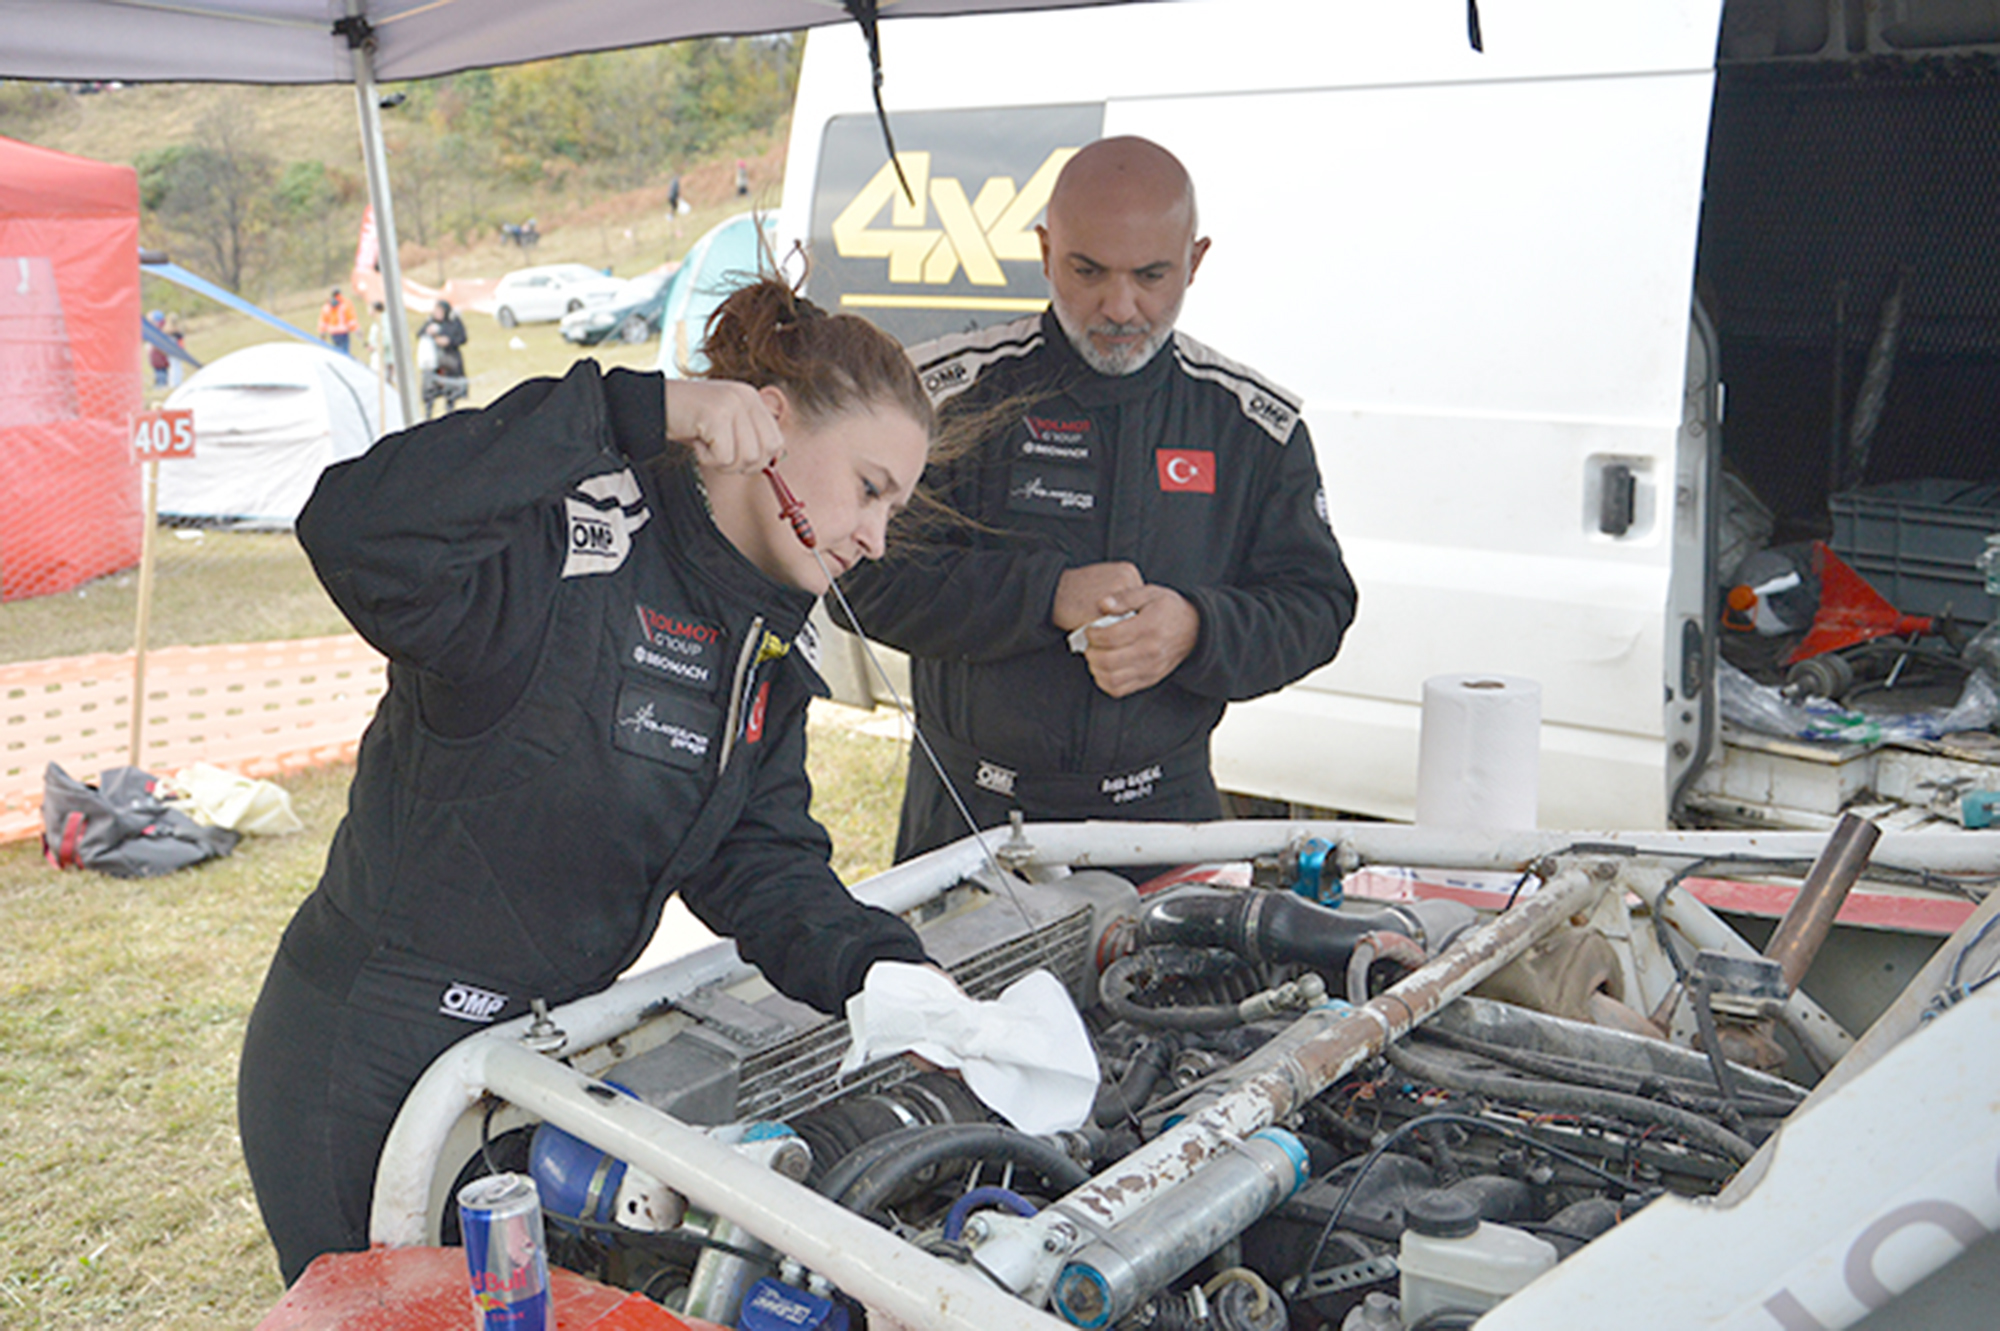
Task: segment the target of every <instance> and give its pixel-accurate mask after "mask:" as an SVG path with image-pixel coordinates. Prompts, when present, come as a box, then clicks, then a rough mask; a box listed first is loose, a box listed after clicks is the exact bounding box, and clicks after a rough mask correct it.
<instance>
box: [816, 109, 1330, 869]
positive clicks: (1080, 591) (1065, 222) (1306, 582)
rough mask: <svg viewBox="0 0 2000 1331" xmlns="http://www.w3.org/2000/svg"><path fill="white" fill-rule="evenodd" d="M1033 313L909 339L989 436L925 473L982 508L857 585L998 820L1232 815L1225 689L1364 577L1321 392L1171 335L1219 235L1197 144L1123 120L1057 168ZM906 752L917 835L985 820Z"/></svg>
mask: <svg viewBox="0 0 2000 1331" xmlns="http://www.w3.org/2000/svg"><path fill="white" fill-rule="evenodd" d="M1038 232H1039V235H1040V237H1041V249H1042V269H1043V272H1044V273H1045V274H1046V276H1047V278H1048V282H1049V294H1050V305H1049V308H1048V309H1047V310H1045V311H1043V312H1042V313H1041V314H1039V315H1033V316H1030V317H1028V318H1025V319H1020V320H1017V321H1015V322H1013V323H1008V324H1001V325H998V326H995V327H991V328H986V329H982V330H979V331H976V332H972V333H966V334H958V335H954V336H951V337H946V338H942V339H940V340H938V341H936V342H932V343H928V344H925V345H924V346H920V347H916V348H913V349H912V350H911V353H910V355H911V359H912V360H913V361H914V362H915V363H916V365H917V371H918V373H919V374H920V375H921V376H922V377H923V380H924V384H925V387H926V388H927V389H928V390H929V391H930V393H931V395H932V397H933V399H934V400H935V401H936V402H938V403H939V404H940V406H941V408H943V409H945V410H947V411H949V412H950V413H952V414H953V416H954V417H955V418H956V419H960V420H964V419H971V420H973V421H975V422H977V423H978V424H980V425H984V426H987V427H989V428H986V429H983V430H981V431H979V433H980V437H981V439H982V441H983V442H982V443H981V445H980V446H979V447H978V449H977V450H976V451H974V452H973V453H971V454H969V455H968V456H966V457H965V458H963V459H962V460H960V461H959V462H957V463H956V464H953V465H950V466H946V467H939V468H934V469H933V470H934V472H935V475H934V476H933V477H932V479H931V480H930V482H929V485H928V488H930V489H932V490H934V491H935V492H937V493H938V494H939V495H940V496H941V497H942V498H943V499H944V501H945V502H946V504H947V505H948V506H949V507H950V508H952V509H953V510H955V511H956V512H957V513H958V514H959V515H961V517H963V518H964V519H968V521H964V522H960V523H957V524H947V525H945V526H944V527H943V529H942V531H941V533H940V536H939V538H938V540H937V541H936V542H935V543H934V544H932V545H930V546H927V547H923V548H910V549H906V550H905V551H904V552H902V553H901V554H899V555H898V556H896V557H894V558H892V559H890V560H889V561H886V562H885V563H883V564H881V565H877V566H873V567H870V568H867V569H864V570H859V571H857V572H856V573H854V574H853V575H852V576H850V577H848V578H846V579H844V580H843V581H842V584H841V586H842V589H843V590H844V591H845V592H846V593H847V595H848V597H849V598H850V600H851V601H852V603H853V606H854V610H855V614H856V616H857V618H858V619H859V621H860V625H859V626H860V628H861V629H862V630H864V631H865V632H867V633H868V634H869V635H870V636H871V637H875V638H878V639H880V640H881V641H883V642H885V643H888V644H890V645H891V646H894V647H898V648H901V649H902V650H904V651H906V652H908V653H910V655H911V657H912V658H913V659H912V663H911V667H912V687H913V689H914V692H915V695H916V698H915V701H916V712H917V722H918V724H919V726H921V727H922V728H923V732H924V734H925V736H926V737H927V738H928V739H929V740H930V743H931V747H932V748H933V749H934V750H935V751H936V752H937V754H938V757H939V759H940V760H941V761H942V763H943V765H944V766H945V768H946V770H947V771H948V772H949V773H950V775H951V779H952V782H953V784H954V785H956V786H957V787H958V789H959V790H960V791H961V792H962V794H963V796H964V798H965V800H966V802H967V804H968V805H969V807H970V809H971V812H972V816H973V818H974V820H975V821H977V822H978V823H979V825H980V826H981V827H992V826H996V825H1003V824H1005V823H1006V821H1007V819H1008V816H1009V815H1010V813H1012V812H1013V811H1015V810H1019V811H1020V812H1021V813H1023V814H1024V815H1025V816H1026V817H1028V818H1029V819H1056V820H1072V819H1086V818H1099V819H1145V820H1172V821H1187V820H1196V819H1208V818H1217V817H1220V816H1221V815H1222V801H1221V796H1220V794H1219V793H1218V791H1217V789H1216V785H1215V779H1214V776H1213V774H1212V773H1211V771H1210V766H1209V735H1210V732H1212V731H1213V730H1214V729H1215V726H1216V724H1217V723H1218V722H1219V721H1220V720H1221V719H1222V713H1223V709H1224V707H1225V706H1226V705H1227V704H1228V703H1229V702H1231V701H1232V700H1237V699H1243V698H1253V697H1256V696H1257V695H1259V694H1262V693H1268V692H1271V691H1272V690H1274V689H1278V688H1281V687H1283V686H1284V685H1286V684H1289V683H1291V682H1292V681H1293V680H1296V679H1298V678H1299V677H1300V676H1302V675H1304V674H1306V673H1307V672H1308V671H1311V670H1313V669H1315V668H1317V667H1319V666H1321V665H1323V664H1325V663H1326V662H1327V661H1329V660H1331V659H1332V658H1333V655H1334V653H1335V652H1336V651H1337V650H1339V647H1340V642H1341V638H1342V637H1343V636H1344V635H1345V633H1346V631H1347V626H1348V624H1349V623H1350V622H1351V621H1352V620H1353V618H1354V612H1355V605H1356V601H1357V596H1356V591H1355V587H1354V581H1353V579H1352V578H1351V577H1350V576H1349V575H1348V571H1347V566H1346V564H1345V563H1344V562H1343V560H1342V559H1341V554H1340V546H1339V543H1338V542H1337V541H1336V540H1335V539H1334V535H1333V531H1332V529H1331V527H1330V526H1329V524H1328V520H1327V502H1326V493H1325V490H1324V488H1323V486H1322V484H1321V481H1320V475H1319V466H1318V463H1317V460H1316V459H1315V457H1314V454H1313V444H1312V440H1311V438H1310V437H1309V436H1308V434H1307V431H1306V426H1305V422H1304V421H1303V420H1302V419H1301V418H1300V414H1299V413H1300V404H1299V401H1298V399H1297V398H1295V397H1293V396H1292V395H1291V394H1290V393H1288V392H1286V391H1285V390H1284V389H1282V388H1279V387H1277V386H1276V385H1274V384H1272V383H1271V382H1270V381H1269V380H1267V379H1265V378H1263V377H1262V376H1260V375H1258V374H1257V373H1256V372H1255V371H1253V370H1250V369H1247V368H1245V367H1244V366H1242V365H1238V364H1236V363H1235V362H1234V361H1231V360H1228V359H1226V358H1225V357H1223V356H1221V355H1219V354H1217V353H1216V352H1214V351H1212V350H1210V349H1209V348H1208V347H1206V346H1203V345H1202V344H1201V343H1199V342H1197V341H1195V340H1194V339H1193V338H1191V337H1189V336H1187V334H1185V333H1182V332H1178V331H1176V329H1175V327H1174V325H1175V322H1176V320H1177V319H1178V318H1179V316H1180V310H1181V300H1182V297H1183V296H1184V294H1185V293H1186V291H1187V288H1188V284H1189V283H1191V282H1192V281H1193V280H1194V276H1195V272H1196V270H1197V269H1198V268H1199V267H1200V266H1201V261H1202V258H1203V256H1205V255H1206V254H1207V253H1208V249H1209V242H1208V241H1207V240H1206V239H1204V238H1202V237H1201V234H1200V229H1199V226H1198V222H1197V217H1196V212H1195V197H1194V186H1193V184H1192V182H1191V181H1190V180H1189V178H1188V175H1187V172H1186V170H1185V169H1184V168H1183V167H1182V166H1181V164H1180V162H1179V161H1178V160H1176V159H1175V158H1174V156H1173V155H1172V154H1171V153H1169V152H1168V151H1167V150H1166V149H1164V148H1162V147H1160V146H1159V145H1158V144H1155V143H1151V142H1149V141H1147V140H1145V139H1139V138H1114V139H1105V140H1101V141H1099V142H1097V143H1094V144H1091V145H1089V146H1088V147H1086V148H1084V149H1083V150H1082V151H1080V152H1078V153H1077V154H1076V155H1075V156H1074V157H1073V158H1071V159H1070V161H1069V163H1068V164H1067V165H1066V166H1065V167H1064V168H1063V171H1062V174H1061V175H1060V176H1059V177H1058V179H1057V181H1056V185H1055V190H1054V193H1053V194H1052V195H1051V196H1050V199H1049V203H1048V220H1047V223H1046V225H1044V226H1042V227H1040V228H1038ZM969 830H970V829H968V828H967V827H966V826H965V825H964V821H963V819H962V818H961V816H960V815H959V813H958V811H957V809H956V808H955V806H954V805H953V804H952V802H951V801H950V800H949V799H948V798H947V792H946V791H945V789H944V788H943V786H942V785H941V783H940V782H939V781H938V779H937V777H936V775H935V774H934V773H933V772H932V770H931V768H930V766H929V764H928V763H927V762H926V761H924V759H923V757H922V755H921V753H920V752H919V751H918V749H917V748H916V747H914V746H913V748H912V751H911V761H910V767H909V779H908V782H907V784H906V787H905V798H904V803H903V816H902V825H901V828H900V830H899V832H898V836H897V846H896V855H897V858H898V859H907V858H909V857H910V856H912V855H915V854H918V853H921V852H923V851H925V850H929V849H932V848H934V847H936V846H940V845H943V844H944V843H946V842H948V841H952V840H956V839H957V838H959V837H962V836H964V835H966V834H967V833H968V831H969Z"/></svg>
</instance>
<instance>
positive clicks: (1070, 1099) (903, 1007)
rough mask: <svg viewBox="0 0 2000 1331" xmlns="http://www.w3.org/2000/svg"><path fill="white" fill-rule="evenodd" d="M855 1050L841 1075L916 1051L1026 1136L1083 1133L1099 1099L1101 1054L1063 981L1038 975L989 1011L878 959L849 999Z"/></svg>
mask: <svg viewBox="0 0 2000 1331" xmlns="http://www.w3.org/2000/svg"><path fill="white" fill-rule="evenodd" d="M847 1024H848V1030H849V1033H850V1035H851V1037H852V1039H853V1044H852V1045H851V1046H849V1048H848V1051H847V1057H845V1058H843V1059H842V1060H841V1061H840V1070H841V1072H843V1073H849V1072H853V1071H855V1070H856V1069H857V1068H859V1067H860V1066H861V1065H862V1064H864V1063H868V1062H871V1061H873V1060H875V1059H878V1058H887V1057H889V1056H891V1055H894V1054H902V1053H912V1054H915V1055H917V1056H918V1057H919V1058H925V1059H928V1060H930V1061H931V1062H932V1063H935V1064H937V1065H938V1066H939V1067H941V1068H957V1069H958V1070H959V1072H960V1075H962V1076H963V1077H964V1078H965V1084H966V1086H967V1088H968V1089H970V1090H971V1092H972V1093H973V1094H974V1095H976V1096H978V1097H979V1099H980V1102H981V1103H982V1104H984V1105H985V1106H986V1107H987V1108H989V1109H991V1110H992V1111H993V1112H994V1113H996V1114H998V1115H1000V1117H1002V1118H1004V1119H1006V1120H1007V1121H1008V1122H1009V1123H1011V1124H1013V1125H1014V1126H1015V1127H1016V1128H1018V1129H1020V1130H1021V1131H1022V1132H1027V1133H1046V1132H1060V1131H1062V1130H1064V1129H1067V1128H1075V1127H1080V1126H1082V1125H1083V1123H1084V1121H1085V1120H1086V1119H1087V1118H1089V1116H1090V1108H1091V1103H1092V1101H1093V1100H1095V1098H1096V1096H1097V1055H1096V1053H1095V1052H1094V1051H1093V1050H1092V1049H1091V1047H1090V1037H1089V1036H1088V1035H1087V1034H1086V1033H1085V1032H1084V1029H1083V1018H1082V1017H1080V1016H1078V1015H1077V1012H1076V1005H1075V1004H1073V1003H1071V1002H1070V998H1069V991H1068V990H1066V989H1064V988H1063V986H1062V981H1060V980H1058V979H1057V978H1056V977H1055V976H1053V975H1051V974H1050V973H1049V972H1047V971H1032V972H1030V973H1029V974H1027V975H1024V976H1022V977H1021V978H1020V979H1018V980H1016V981H1014V983H1012V984H1010V985H1008V986H1007V988H1006V989H1005V990H1004V991H1003V992H1002V993H1001V995H1000V997H998V998H996V999H994V1000H993V1001H991V1002H986V1003H982V1002H980V1001H978V1000H977V999H973V998H968V997H966V996H965V994H964V993H962V992H961V991H960V990H959V988H958V986H957V985H955V984H953V983H952V982H951V981H950V980H948V979H946V978H945V977H944V976H943V975H941V974H939V973H938V972H937V971H935V970H932V969H931V968H930V967H928V966H915V965H911V964H909V963H907V962H900V961H878V962H876V963H875V964H874V965H873V966H871V967H869V969H868V978H867V979H866V980H865V981H863V982H862V987H861V992H860V993H858V994H856V995H854V997H852V998H850V999H848V1000H847Z"/></svg>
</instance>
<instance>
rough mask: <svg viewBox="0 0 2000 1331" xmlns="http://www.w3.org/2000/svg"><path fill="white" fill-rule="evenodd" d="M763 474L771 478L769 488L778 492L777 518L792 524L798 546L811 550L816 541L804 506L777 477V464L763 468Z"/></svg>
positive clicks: (781, 478)
mask: <svg viewBox="0 0 2000 1331" xmlns="http://www.w3.org/2000/svg"><path fill="white" fill-rule="evenodd" d="M764 474H765V475H766V476H768V477H770V478H771V488H772V489H773V490H776V491H777V492H778V514H779V516H780V517H782V518H784V520H785V521H787V522H789V523H791V524H792V530H793V531H795V532H797V533H798V537H799V544H800V545H803V546H804V547H805V548H806V549H808V550H810V549H812V548H813V547H814V546H816V545H817V544H818V541H817V540H816V539H815V538H814V536H813V526H812V523H811V522H810V521H808V520H807V518H806V506H805V505H804V504H801V503H800V502H799V497H798V496H797V495H795V494H793V493H792V488H791V487H790V486H789V485H786V484H785V478H784V477H782V476H780V475H778V464H777V463H775V462H774V463H772V464H771V465H770V466H768V467H766V468H764Z"/></svg>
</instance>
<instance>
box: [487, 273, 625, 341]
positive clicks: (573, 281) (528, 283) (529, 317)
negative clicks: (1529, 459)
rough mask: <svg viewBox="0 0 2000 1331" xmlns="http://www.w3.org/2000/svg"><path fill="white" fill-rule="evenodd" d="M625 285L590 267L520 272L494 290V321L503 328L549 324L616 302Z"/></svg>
mask: <svg viewBox="0 0 2000 1331" xmlns="http://www.w3.org/2000/svg"><path fill="white" fill-rule="evenodd" d="M624 285H625V284H624V283H623V282H621V281H619V280H618V279H617V278H615V277H613V276H611V275H610V274H609V273H604V272H600V271H598V270H597V269H595V268H592V267H591V266H590V265H589V264H582V263H550V264H541V265H539V266H537V267H534V268H516V269H515V270H514V271H513V272H511V273H508V274H507V275H506V276H505V277H503V278H501V279H500V282H499V285H497V286H495V287H494V288H493V317H494V318H495V319H496V320H498V321H499V324H500V326H501V327H502V328H512V327H513V326H514V325H515V324H526V323H549V322H551V321H553V320H556V319H560V318H562V317H563V316H564V315H565V314H570V313H572V312H574V311H576V310H580V309H583V308H585V307H586V306H592V305H602V304H604V303H605V302H607V301H609V300H612V299H613V298H615V297H616V296H617V294H618V292H619V291H620V290H621V289H622V288H623V287H624Z"/></svg>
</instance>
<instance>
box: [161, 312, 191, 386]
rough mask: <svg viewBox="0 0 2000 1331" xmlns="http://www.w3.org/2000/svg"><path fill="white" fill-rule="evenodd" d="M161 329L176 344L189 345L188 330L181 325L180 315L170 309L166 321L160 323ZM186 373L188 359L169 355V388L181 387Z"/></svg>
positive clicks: (179, 345)
mask: <svg viewBox="0 0 2000 1331" xmlns="http://www.w3.org/2000/svg"><path fill="white" fill-rule="evenodd" d="M160 331H161V332H163V333H165V334H166V335H167V336H168V337H171V338H172V339H173V340H174V345H175V346H177V347H185V346H186V345H187V330H186V329H184V328H182V327H181V317H180V315H178V314H175V313H173V312H172V311H168V313H167V317H166V319H165V321H164V322H162V323H161V324H160ZM186 374H187V362H186V361H184V360H182V359H180V358H179V357H178V356H168V357H167V387H168V388H179V387H180V386H181V380H182V378H183V377H185V376H186Z"/></svg>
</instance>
